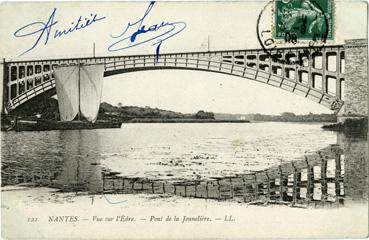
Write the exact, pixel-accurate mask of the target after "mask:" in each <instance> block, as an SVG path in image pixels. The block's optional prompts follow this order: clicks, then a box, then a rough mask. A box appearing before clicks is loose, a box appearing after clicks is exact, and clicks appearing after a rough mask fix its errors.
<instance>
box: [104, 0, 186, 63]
mask: <svg viewBox="0 0 369 240" xmlns="http://www.w3.org/2000/svg"><path fill="white" fill-rule="evenodd" d="M154 4H155V1H152V2H150V4H149V6H148V7H147V9H146V11H145V13H144V15H143V17H142V18H140V19H139V20H138V21H136V22H133V23H131V22H129V23H128V24H127V26H126V28H125V29H124V30H123V31H122V32H121V33H120V34H118V35H115V36H114V35H111V37H112V38H113V39H114V42H113V43H112V44H111V45H109V47H108V51H110V52H115V51H121V50H124V49H127V48H132V47H136V46H139V45H141V44H145V43H149V42H150V43H152V46H155V45H156V60H157V61H158V58H159V53H160V46H161V44H162V43H163V42H164V41H165V40H167V39H169V38H171V37H173V36H175V35H177V34H178V33H180V32H182V31H183V30H184V29H185V28H186V26H187V24H186V23H185V22H165V21H162V22H161V23H156V24H152V25H147V26H146V25H145V22H144V21H145V19H146V17H147V16H148V15H149V13H150V11H151V10H152V8H153V7H154Z"/></svg>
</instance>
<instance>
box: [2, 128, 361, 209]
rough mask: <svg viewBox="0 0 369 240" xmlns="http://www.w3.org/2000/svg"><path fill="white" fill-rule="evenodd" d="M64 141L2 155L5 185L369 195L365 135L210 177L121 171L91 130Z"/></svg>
mask: <svg viewBox="0 0 369 240" xmlns="http://www.w3.org/2000/svg"><path fill="white" fill-rule="evenodd" d="M86 133H91V132H86ZM73 139H74V140H73ZM60 140H61V142H62V143H63V147H62V149H63V150H62V152H60V153H58V154H57V155H58V157H56V158H55V159H54V158H45V159H40V161H34V160H32V159H31V160H30V161H24V159H23V158H20V160H14V161H10V162H8V161H7V160H6V159H4V161H3V164H2V185H3V186H6V185H16V184H21V185H25V186H36V187H39V186H47V187H52V188H57V189H60V191H63V192H76V193H82V194H102V193H104V194H152V195H153V196H157V197H160V196H163V195H166V196H174V195H177V196H182V197H190V198H202V199H215V200H222V201H223V200H229V201H237V202H245V203H249V204H265V205H267V204H283V205H288V206H295V207H308V206H312V207H319V206H342V205H344V204H345V205H346V204H350V203H351V202H361V201H365V200H366V199H367V193H368V191H367V184H368V171H367V167H368V145H367V143H368V142H367V137H366V136H364V137H350V136H345V135H343V134H342V135H341V134H340V135H339V136H338V143H339V144H336V145H330V146H328V147H326V148H324V149H322V150H320V151H318V152H316V153H311V154H306V155H305V156H303V157H302V158H301V160H296V161H292V162H286V163H283V164H281V165H279V166H274V167H271V168H268V169H265V170H263V171H258V172H254V173H252V174H242V175H237V176H227V177H219V178H210V179H206V180H205V179H203V180H201V179H200V180H186V179H180V180H178V179H172V180H160V179H148V178H137V177H124V176H119V175H118V174H119V173H117V172H112V171H110V170H105V169H104V168H103V167H102V166H101V165H100V159H101V156H100V154H99V149H98V144H99V143H98V142H95V140H96V139H95V140H94V138H91V134H82V133H81V132H78V131H66V132H62V133H61V135H60ZM86 156H88V157H86ZM58 159H59V160H58ZM174 177H175V176H174Z"/></svg>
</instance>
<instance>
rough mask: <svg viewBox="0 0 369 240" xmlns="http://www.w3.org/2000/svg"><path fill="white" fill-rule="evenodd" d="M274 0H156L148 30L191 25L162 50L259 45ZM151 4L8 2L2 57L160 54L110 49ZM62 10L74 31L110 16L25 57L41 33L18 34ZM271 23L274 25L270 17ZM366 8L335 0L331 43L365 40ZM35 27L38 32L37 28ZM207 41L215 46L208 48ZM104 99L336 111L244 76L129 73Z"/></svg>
mask: <svg viewBox="0 0 369 240" xmlns="http://www.w3.org/2000/svg"><path fill="white" fill-rule="evenodd" d="M267 3H268V2H267V1H241V2H219V1H218V2H156V3H155V4H154V5H153V8H152V9H151V11H150V12H149V14H148V15H147V17H146V18H145V23H146V24H148V25H151V24H155V23H161V22H162V21H165V22H185V23H186V25H187V27H186V28H185V29H184V30H183V31H182V32H180V33H179V34H178V35H176V36H174V37H172V38H170V39H168V40H166V41H165V42H163V44H162V45H161V48H160V52H161V53H170V52H191V51H207V50H208V49H210V50H234V49H250V48H260V45H259V43H258V41H257V37H256V24H257V17H258V15H259V13H260V11H261V10H262V9H263V7H264V6H265V5H266V4H267ZM148 5H149V3H148V2H100V3H96V2H55V3H47V2H39V3H30V2H26V3H25V2H23V3H19V2H17V3H14V2H10V3H2V4H1V5H0V36H1V41H2V43H5V44H1V45H0V57H2V58H5V59H6V60H13V61H15V60H27V59H45V58H67V57H88V56H92V46H93V43H95V46H96V51H95V52H96V56H114V55H135V54H154V53H155V47H154V46H151V44H143V45H139V46H136V47H134V48H129V49H125V50H121V51H117V52H109V51H108V46H109V45H110V44H111V43H112V41H113V39H112V37H111V35H118V34H119V33H121V32H122V31H123V30H124V29H125V28H126V26H127V24H128V23H129V22H131V23H133V22H135V21H137V20H139V19H140V18H142V16H143V15H144V13H145V10H146V9H147V7H148ZM54 8H56V12H55V16H54V18H55V20H56V21H58V23H57V25H55V27H54V29H55V28H60V29H67V28H68V27H70V26H73V25H72V24H71V22H73V21H76V20H77V19H78V17H79V16H82V17H88V16H91V15H90V14H97V17H105V18H104V19H103V20H101V21H98V22H95V23H94V24H92V25H91V26H88V27H86V28H84V29H81V30H78V31H74V32H72V33H69V34H68V35H66V36H63V37H60V38H56V39H54V38H52V37H50V38H49V41H48V43H47V44H44V41H45V38H44V37H43V38H42V39H41V41H40V42H39V44H38V45H37V46H36V47H35V48H34V49H33V50H31V51H29V52H27V53H26V54H24V55H22V56H19V55H20V54H21V53H22V52H24V51H25V50H27V49H29V48H30V47H31V46H32V45H33V43H34V42H35V40H36V35H32V36H28V37H15V36H14V33H15V32H16V31H17V30H18V29H20V28H21V27H22V26H25V25H27V24H30V23H32V22H46V21H47V20H48V18H49V16H50V15H51V13H52V12H53V9H54ZM262 21H264V24H269V22H270V24H272V21H271V16H269V15H268V16H265V18H264V19H263V20H262ZM366 23H367V5H366V4H365V3H364V2H360V1H335V23H334V25H335V37H334V40H333V41H332V42H331V44H343V43H344V40H345V39H355V38H366V36H367V25H366ZM35 30H36V28H34V29H33V31H35ZM208 39H209V42H210V46H209V44H208ZM102 101H106V102H109V103H111V104H114V105H115V104H117V103H119V102H121V103H122V104H123V105H131V106H150V107H158V108H161V109H168V110H174V111H180V112H185V113H191V112H196V111H198V110H205V111H213V112H224V113H256V112H259V113H265V114H279V113H282V112H287V111H288V112H295V113H297V114H304V113H309V112H313V113H331V111H330V110H328V109H326V108H324V107H322V106H320V105H319V104H317V103H314V102H312V101H310V100H308V99H305V98H303V97H300V96H297V95H294V94H291V93H289V92H287V91H284V90H281V89H278V88H274V87H271V86H267V85H265V84H261V83H257V82H254V81H250V80H247V79H243V78H238V77H234V76H228V75H224V74H217V73H209V72H201V71H188V70H155V71H143V72H133V73H125V74H120V75H115V76H110V77H106V79H104V86H103V96H102Z"/></svg>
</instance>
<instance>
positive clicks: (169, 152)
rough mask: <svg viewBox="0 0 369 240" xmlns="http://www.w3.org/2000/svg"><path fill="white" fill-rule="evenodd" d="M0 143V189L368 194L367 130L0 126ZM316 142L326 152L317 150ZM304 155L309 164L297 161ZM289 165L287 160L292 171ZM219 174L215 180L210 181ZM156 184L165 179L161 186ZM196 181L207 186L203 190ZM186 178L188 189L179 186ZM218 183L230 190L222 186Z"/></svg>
mask: <svg viewBox="0 0 369 240" xmlns="http://www.w3.org/2000/svg"><path fill="white" fill-rule="evenodd" d="M1 141H2V142H1V147H2V185H3V186H4V185H15V184H23V185H24V184H26V185H27V184H30V185H34V186H51V187H57V188H59V189H61V190H63V191H76V189H78V190H80V191H88V192H101V191H106V190H109V191H118V190H119V191H121V192H122V193H134V190H137V191H141V192H145V190H147V191H146V192H151V193H157V192H159V193H163V192H164V193H166V192H170V191H172V193H174V194H177V195H178V194H179V192H180V195H183V196H191V194H190V192H191V191H192V194H193V196H197V197H199V196H200V191H202V193H201V197H209V198H211V196H210V195H212V194H210V195H209V192H211V193H214V191H215V190H214V191H211V190H209V189H210V188H211V186H210V185H209V183H208V182H212V184H213V185H214V184H215V185H216V186H217V193H214V194H213V195H214V196H213V197H214V198H218V199H219V198H230V197H231V198H233V197H235V196H236V195H237V194H239V195H240V196H241V195H242V197H243V198H244V199H246V197H247V196H249V195H250V194H251V195H252V197H253V198H254V197H256V198H257V199H260V196H264V197H266V196H267V197H268V199H272V197H271V196H272V195H273V194H274V195H273V196H278V197H279V200H283V201H290V200H291V201H292V200H293V201H295V202H296V201H297V199H300V198H304V199H308V198H309V197H311V200H314V199H315V200H317V199H319V200H322V199H323V200H324V201H325V200H329V198H331V199H333V200H332V201H333V202H339V203H342V202H343V201H342V198H346V199H347V198H349V197H351V198H352V199H357V200H362V199H366V194H367V191H366V190H365V189H366V187H365V186H366V183H367V171H366V168H367V161H368V160H367V153H368V147H367V146H368V144H367V139H366V137H347V136H343V135H337V133H335V132H330V131H323V130H322V129H321V124H297V123H248V124H240V123H234V124H232V123H224V124H223V123H209V124H208V123H206V124H204V123H186V124H183V123H180V124H175V123H171V124H124V125H123V126H122V128H121V129H98V130H77V131H47V132H19V133H16V132H2V134H1ZM322 149H326V150H324V151H322V153H318V155H316V154H317V152H318V151H321V150H322ZM327 149H328V150H327ZM314 154H315V155H316V156H318V157H314V156H315V155H314ZM324 154H326V155H324ZM306 156H309V157H306ZM307 159H311V160H308V161H310V163H307V164H306V165H304V161H305V162H306V161H307ZM319 159H320V160H319ZM322 159H323V160H322ZM329 159H331V161H329ZM327 160H328V161H327ZM291 162H293V163H294V162H295V163H296V164H295V165H292V168H291V166H289V165H288V164H290V165H291ZM309 164H310V165H311V166H309ZM278 166H279V170H278V171H277V170H275V169H274V170H273V168H276V167H278ZM281 166H283V170H281ZM322 168H323V169H324V171H322ZM309 169H310V170H311V171H310V170H309ZM268 171H269V172H268ZM278 173H279V174H280V175H279V177H278V176H277V175H278ZM255 174H261V175H263V176H264V177H260V176H256V175H255ZM273 174H274V175H276V174H277V175H276V176H274V177H273ZM294 174H295V175H294ZM265 175H266V176H267V178H266V180H265ZM237 176H238V177H239V179H238V180H236V177H237ZM240 176H241V178H240ZM250 176H256V177H255V179H256V180H253V181H256V182H249V181H251V180H250V179H252V177H250ZM283 176H284V177H285V178H284V177H283ZM294 176H295V177H294ZM228 178H229V179H231V180H230V183H228V182H227V183H224V184H225V185H224V186H223V185H222V183H221V182H219V181H220V180H224V179H228ZM263 178H264V180H263ZM294 178H296V179H297V180H294ZM125 179H126V180H125ZM142 179H145V181H143V180H142ZM232 179H233V182H232ZM284 179H286V180H284ZM311 179H312V180H311ZM125 181H126V182H125ZM160 181H162V182H163V183H165V184H169V183H171V184H172V185H171V186H169V185H168V187H165V186H164V185H163V186H162V185H161V184H162V182H160ZM214 181H216V182H214ZM237 181H240V183H239V186H238V187H237V186H236V185H237ZM168 182H169V183H168ZM184 182H186V184H183V183H184ZM189 182H192V183H193V184H192V185H191V184H187V183H189ZM291 183H292V185H291ZM330 183H332V184H333V185H332V184H330ZM135 184H136V185H137V184H138V185H139V186H136V185H135ZM145 184H146V185H147V186H146V185H145ZM155 184H157V185H155ZM173 184H174V185H173ZM176 184H177V185H176ZM201 184H203V185H204V184H205V185H206V186H205V185H204V186H203V187H204V189H203V190H200V188H201V186H202V185H201ZM118 185H119V186H118ZM128 185H129V186H130V191H128V192H127V186H128ZM159 185H160V186H159ZM190 185H191V186H195V188H194V189H192V190H190V188H188V189H187V186H190ZM215 185H214V186H215ZM258 185H260V186H258ZM290 185H291V186H290ZM295 185H296V186H295ZM182 186H185V188H184V190H183V189H182V190H183V191H182V190H180V187H182ZM222 186H223V187H224V188H227V189H228V188H229V190H227V191H222V190H221V187H222ZM280 186H282V188H281V187H280ZM283 186H284V187H283ZM214 188H215V187H214ZM237 188H239V189H238V190H237ZM273 188H275V189H274V190H272V189H273ZM159 189H161V190H159ZM169 189H171V190H169ZM260 189H261V190H260ZM310 190H311V191H310ZM237 191H238V192H237ZM224 192H226V193H224ZM254 193H256V194H254ZM323 195H324V196H323ZM253 200H255V199H253ZM245 201H246V200H245Z"/></svg>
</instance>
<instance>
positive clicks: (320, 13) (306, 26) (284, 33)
mask: <svg viewBox="0 0 369 240" xmlns="http://www.w3.org/2000/svg"><path fill="white" fill-rule="evenodd" d="M274 14H275V15H274V37H275V38H276V39H285V40H290V39H292V40H314V41H315V40H322V41H325V40H333V39H334V1H333V0H278V1H275V9H274Z"/></svg>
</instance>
